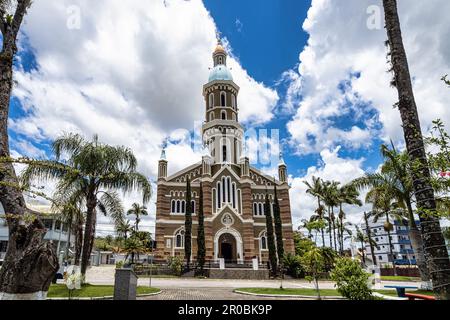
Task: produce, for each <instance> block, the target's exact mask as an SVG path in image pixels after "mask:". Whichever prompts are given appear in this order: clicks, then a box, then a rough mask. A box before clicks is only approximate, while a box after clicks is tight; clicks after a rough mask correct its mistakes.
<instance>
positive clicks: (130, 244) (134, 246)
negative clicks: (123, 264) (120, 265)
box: [123, 237, 145, 264]
mask: <svg viewBox="0 0 450 320" xmlns="http://www.w3.org/2000/svg"><path fill="white" fill-rule="evenodd" d="M123 251H124V252H125V253H126V254H127V255H126V257H125V260H127V259H128V257H129V256H131V264H134V258H135V256H136V255H139V254H141V253H144V252H145V247H144V245H143V244H142V241H140V240H139V239H138V238H137V237H131V238H128V239H126V240H125V243H124V248H123Z"/></svg>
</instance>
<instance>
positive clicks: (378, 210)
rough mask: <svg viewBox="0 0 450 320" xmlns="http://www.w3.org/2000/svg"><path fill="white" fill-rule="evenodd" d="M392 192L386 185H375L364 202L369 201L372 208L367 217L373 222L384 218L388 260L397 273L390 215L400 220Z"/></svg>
mask: <svg viewBox="0 0 450 320" xmlns="http://www.w3.org/2000/svg"><path fill="white" fill-rule="evenodd" d="M393 199H394V197H393V194H392V193H391V190H390V189H389V188H387V187H386V186H380V187H375V188H373V189H371V190H370V191H369V192H368V193H367V196H366V203H371V204H372V206H373V210H372V211H371V212H370V213H369V214H368V216H369V218H373V222H377V221H378V220H379V219H380V218H385V219H386V221H385V223H384V225H383V228H384V231H386V232H387V235H388V240H389V253H390V255H389V259H388V260H389V261H392V264H393V266H394V273H395V275H397V270H396V268H395V257H394V253H393V245H392V236H391V232H392V231H393V230H394V225H393V224H392V223H391V221H390V219H391V217H392V218H393V219H396V220H399V221H402V217H401V215H400V214H399V213H398V211H397V210H396V209H398V207H397V206H398V203H394V202H393Z"/></svg>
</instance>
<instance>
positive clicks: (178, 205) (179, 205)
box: [177, 200, 181, 213]
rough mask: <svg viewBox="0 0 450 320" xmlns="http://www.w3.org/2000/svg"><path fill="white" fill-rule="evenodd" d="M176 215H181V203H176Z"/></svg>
mask: <svg viewBox="0 0 450 320" xmlns="http://www.w3.org/2000/svg"><path fill="white" fill-rule="evenodd" d="M177 213H181V201H180V200H178V201H177Z"/></svg>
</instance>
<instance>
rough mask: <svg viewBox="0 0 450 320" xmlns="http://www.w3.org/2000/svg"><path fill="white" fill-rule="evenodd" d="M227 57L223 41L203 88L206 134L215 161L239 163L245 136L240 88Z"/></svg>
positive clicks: (217, 162)
mask: <svg viewBox="0 0 450 320" xmlns="http://www.w3.org/2000/svg"><path fill="white" fill-rule="evenodd" d="M227 57H228V54H227V52H226V50H225V48H224V47H223V45H222V42H221V41H220V40H219V41H218V43H217V47H216V49H215V50H214V52H213V55H212V58H213V65H214V67H213V68H212V69H211V71H210V74H209V79H208V83H207V84H205V85H204V87H203V96H204V99H205V123H204V125H203V128H202V136H203V144H204V145H205V146H207V147H208V148H209V150H210V152H211V156H212V160H213V162H214V163H215V164H222V165H224V164H230V165H236V166H239V160H240V157H241V153H242V140H243V135H244V129H243V127H242V126H241V125H240V124H239V108H238V103H237V101H238V94H239V90H240V88H239V86H237V85H236V83H234V81H233V75H232V74H231V71H230V69H229V68H228V67H227Z"/></svg>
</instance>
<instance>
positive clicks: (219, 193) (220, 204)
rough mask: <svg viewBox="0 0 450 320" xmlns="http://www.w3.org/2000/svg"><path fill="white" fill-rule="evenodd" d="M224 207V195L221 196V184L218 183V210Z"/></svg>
mask: <svg viewBox="0 0 450 320" xmlns="http://www.w3.org/2000/svg"><path fill="white" fill-rule="evenodd" d="M221 207H222V194H221V183H220V181H219V182H217V208H219V209H220V208H221Z"/></svg>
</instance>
